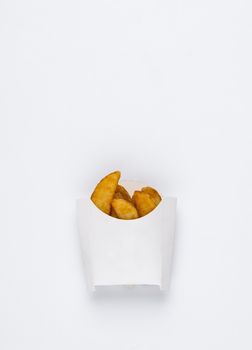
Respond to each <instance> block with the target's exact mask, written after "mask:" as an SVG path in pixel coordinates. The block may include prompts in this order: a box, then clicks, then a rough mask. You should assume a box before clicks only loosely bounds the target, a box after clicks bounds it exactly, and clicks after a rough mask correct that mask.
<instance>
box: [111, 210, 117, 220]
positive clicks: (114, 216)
mask: <svg viewBox="0 0 252 350" xmlns="http://www.w3.org/2000/svg"><path fill="white" fill-rule="evenodd" d="M110 216H113V218H117V215H116V212H115V211H114V209H113V208H111V211H110Z"/></svg>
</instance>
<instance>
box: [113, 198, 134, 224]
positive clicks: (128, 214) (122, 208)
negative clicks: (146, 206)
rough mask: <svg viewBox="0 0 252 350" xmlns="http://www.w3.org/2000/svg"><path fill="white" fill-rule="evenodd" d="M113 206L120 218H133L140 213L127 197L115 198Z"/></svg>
mask: <svg viewBox="0 0 252 350" xmlns="http://www.w3.org/2000/svg"><path fill="white" fill-rule="evenodd" d="M112 208H113V209H114V211H115V213H116V215H117V217H118V218H119V219H124V220H131V219H137V218H138V213H137V210H136V208H135V207H134V205H133V204H132V203H130V202H128V201H127V200H125V199H122V198H116V199H113V201H112Z"/></svg>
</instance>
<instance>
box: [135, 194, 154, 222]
mask: <svg viewBox="0 0 252 350" xmlns="http://www.w3.org/2000/svg"><path fill="white" fill-rule="evenodd" d="M132 198H133V202H134V204H135V206H136V209H137V212H138V214H139V216H140V217H142V216H145V215H147V214H149V213H150V212H151V211H152V210H153V209H155V208H156V204H155V202H154V200H153V199H152V198H151V196H150V195H149V194H148V193H145V192H142V191H135V192H134V194H133V197H132Z"/></svg>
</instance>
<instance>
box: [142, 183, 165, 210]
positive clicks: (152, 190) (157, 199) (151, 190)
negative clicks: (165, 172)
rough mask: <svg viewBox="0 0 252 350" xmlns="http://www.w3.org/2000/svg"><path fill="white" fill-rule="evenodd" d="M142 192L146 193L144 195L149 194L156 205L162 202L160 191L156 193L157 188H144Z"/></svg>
mask: <svg viewBox="0 0 252 350" xmlns="http://www.w3.org/2000/svg"><path fill="white" fill-rule="evenodd" d="M141 191H142V192H144V193H148V194H149V195H150V196H151V198H152V199H153V201H154V203H155V204H156V206H157V205H158V204H159V203H160V202H161V200H162V198H161V196H160V194H159V193H158V191H156V190H155V188H153V187H143V188H142V190H141Z"/></svg>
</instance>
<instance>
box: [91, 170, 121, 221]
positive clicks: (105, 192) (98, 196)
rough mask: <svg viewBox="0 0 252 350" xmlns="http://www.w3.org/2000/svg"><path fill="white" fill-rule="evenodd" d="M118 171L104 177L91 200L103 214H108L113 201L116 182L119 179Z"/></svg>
mask: <svg viewBox="0 0 252 350" xmlns="http://www.w3.org/2000/svg"><path fill="white" fill-rule="evenodd" d="M120 176H121V173H120V171H114V172H113V173H111V174H108V175H107V176H105V177H104V178H103V179H102V180H101V181H100V182H99V183H98V185H97V186H96V187H95V190H94V192H93V193H92V196H91V200H92V201H93V203H94V204H95V205H96V206H97V207H98V208H99V209H100V210H102V211H103V212H104V213H106V214H110V210H111V202H112V200H113V197H114V194H115V191H116V187H117V185H118V181H119V179H120Z"/></svg>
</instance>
